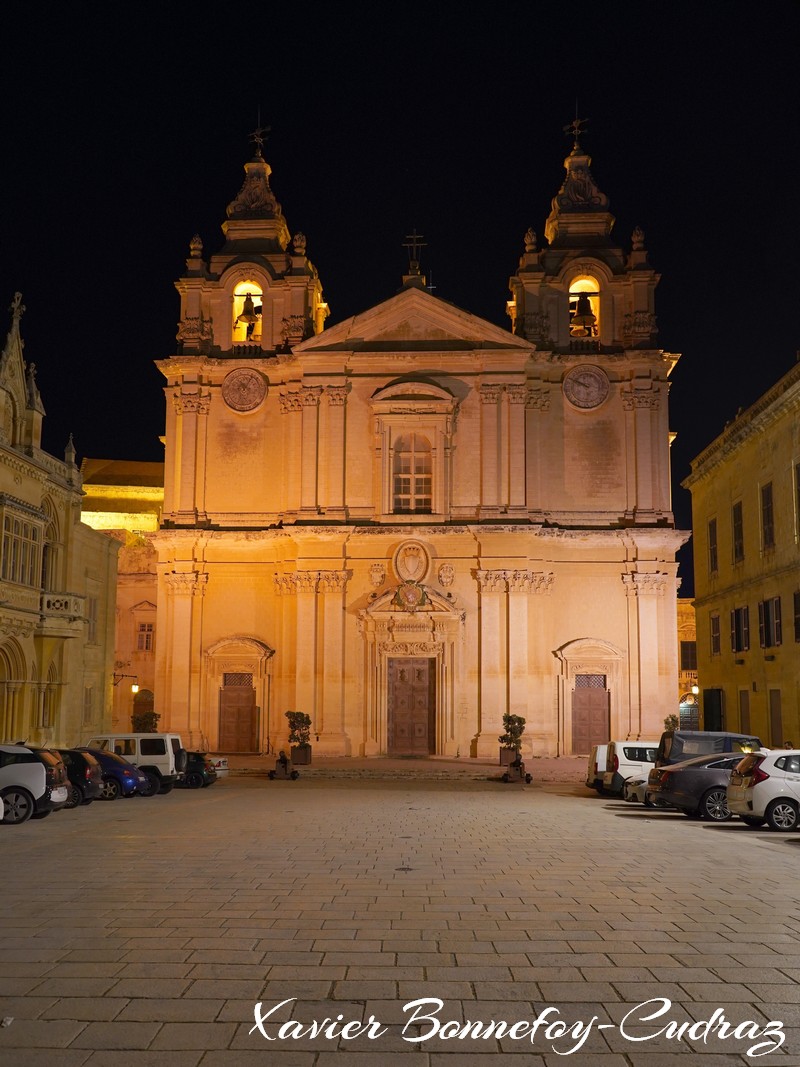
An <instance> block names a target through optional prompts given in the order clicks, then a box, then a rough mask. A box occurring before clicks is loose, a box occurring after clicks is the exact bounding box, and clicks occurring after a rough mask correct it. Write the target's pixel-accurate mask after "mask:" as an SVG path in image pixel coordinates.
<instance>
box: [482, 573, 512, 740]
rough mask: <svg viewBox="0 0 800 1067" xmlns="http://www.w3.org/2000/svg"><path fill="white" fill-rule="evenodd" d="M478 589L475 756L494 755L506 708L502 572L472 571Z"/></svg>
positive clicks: (506, 679) (505, 637) (503, 577)
mask: <svg viewBox="0 0 800 1067" xmlns="http://www.w3.org/2000/svg"><path fill="white" fill-rule="evenodd" d="M476 577H477V580H478V588H479V590H480V651H479V655H480V683H479V690H480V734H479V736H478V741H477V752H476V755H478V756H479V757H487V756H489V757H494V756H497V754H498V752H499V749H500V746H499V744H498V742H497V739H498V737H499V736H500V734H501V733H502V732H503V714H504V713H505V711H506V708H507V700H508V691H507V685H508V677H507V674H506V639H507V631H506V624H507V619H506V608H507V598H506V572H505V571H504V570H479V571H477V572H476Z"/></svg>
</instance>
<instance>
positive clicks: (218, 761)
mask: <svg viewBox="0 0 800 1067" xmlns="http://www.w3.org/2000/svg"><path fill="white" fill-rule="evenodd" d="M208 758H209V759H210V760H211V762H212V763H213V765H214V770H215V771H216V772H217V778H227V777H228V771H229V767H228V760H227V757H225V756H209V757H208Z"/></svg>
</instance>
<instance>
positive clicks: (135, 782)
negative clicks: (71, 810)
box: [78, 748, 155, 800]
mask: <svg viewBox="0 0 800 1067" xmlns="http://www.w3.org/2000/svg"><path fill="white" fill-rule="evenodd" d="M78 752H89V753H90V754H91V755H92V756H94V758H95V759H96V760H97V762H98V763H99V764H100V768H101V770H102V772H103V791H102V793H101V794H100V797H99V799H100V800H116V799H117V797H132V796H134V795H135V794H136V793H138V794H139V795H140V796H143V797H151V796H154V795H155V793H154V792H153V788H152V783H151V782H150V779H149V778H148V777H147V775H146V774H145V773H144V771H140V770H139V768H138V767H135V766H134V765H133V764H132V763H129V762H128V760H126V759H123V757H122V756H118V755H117V754H116V753H115V752H104V751H103V750H102V749H99V748H95V749H88V748H79V749H78Z"/></svg>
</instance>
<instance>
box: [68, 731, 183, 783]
mask: <svg viewBox="0 0 800 1067" xmlns="http://www.w3.org/2000/svg"><path fill="white" fill-rule="evenodd" d="M86 747H87V748H91V749H102V750H103V751H104V752H114V753H116V755H118V756H122V757H123V758H124V759H126V760H128V761H129V762H130V763H133V764H135V765H136V766H137V767H139V769H140V770H142V771H144V773H145V774H146V775H147V778H148V780H149V782H150V789H151V791H152V792H154V793H169V792H170V791H171V790H172V788H173V786H174V785H175V784H176V782H177V781H178V780H179V778H180V777H181V775H182V774H183V773H184V771H185V770H186V749H185V748H184V747H183V742H182V741H181V738H180V735H179V734H158V733H149V734H147V733H142V734H136V733H133V734H124V733H115V734H101V735H99V736H96V737H93V738H91V740H90V741H89V742H88V743H87V745H86ZM143 795H144V793H143Z"/></svg>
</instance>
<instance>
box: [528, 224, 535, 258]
mask: <svg viewBox="0 0 800 1067" xmlns="http://www.w3.org/2000/svg"><path fill="white" fill-rule="evenodd" d="M525 251H526V252H535V251H536V230H534V229H533V228H532V227H531V226H529V227H528V229H527V230H526V231H525Z"/></svg>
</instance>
